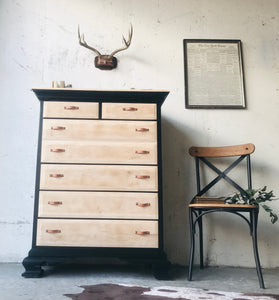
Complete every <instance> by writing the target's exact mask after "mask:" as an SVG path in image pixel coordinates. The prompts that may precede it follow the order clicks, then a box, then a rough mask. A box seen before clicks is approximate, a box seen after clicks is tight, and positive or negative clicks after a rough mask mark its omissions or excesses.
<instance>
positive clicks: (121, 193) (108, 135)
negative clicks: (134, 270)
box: [22, 89, 168, 278]
mask: <svg viewBox="0 0 279 300" xmlns="http://www.w3.org/2000/svg"><path fill="white" fill-rule="evenodd" d="M33 91H34V92H35V94H36V96H37V98H38V99H39V100H40V104H41V118H40V129H39V143H38V161H37V178H36V191H35V208H34V225H33V240H32V248H31V250H30V251H29V254H28V256H27V257H26V258H25V259H24V260H23V265H24V267H25V272H24V273H23V274H22V275H23V276H24V277H39V276H42V274H43V268H42V267H43V266H44V265H55V264H56V263H62V262H67V263H69V262H72V261H74V260H75V259H84V260H86V259H89V258H90V259H95V260H97V261H98V260H100V258H102V259H105V258H115V259H117V260H123V261H128V262H129V261H133V262H135V261H139V262H142V263H148V264H152V265H153V270H154V275H155V276H156V277H158V278H160V277H163V276H165V275H166V268H167V266H168V262H167V258H166V255H165V253H164V249H163V213H162V206H163V203H162V180H161V171H162V169H161V168H162V166H161V105H162V103H163V102H164V100H165V98H166V97H167V95H168V92H167V91H146V90H144V91H139V90H130V91H128V90H127V91H112V90H76V89H33Z"/></svg>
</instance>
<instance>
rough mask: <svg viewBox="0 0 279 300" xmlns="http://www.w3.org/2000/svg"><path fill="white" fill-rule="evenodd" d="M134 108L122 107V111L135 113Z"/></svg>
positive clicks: (135, 109)
mask: <svg viewBox="0 0 279 300" xmlns="http://www.w3.org/2000/svg"><path fill="white" fill-rule="evenodd" d="M137 110H138V109H137V108H136V107H123V111H137Z"/></svg>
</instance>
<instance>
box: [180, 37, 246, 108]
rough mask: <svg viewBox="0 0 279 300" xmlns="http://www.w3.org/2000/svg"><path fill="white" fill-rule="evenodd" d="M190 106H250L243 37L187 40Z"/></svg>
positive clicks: (186, 103)
mask: <svg viewBox="0 0 279 300" xmlns="http://www.w3.org/2000/svg"><path fill="white" fill-rule="evenodd" d="M183 49H184V75H185V107H186V108H206V109H210V108H217V109H218V108H222V109H225V108H228V109H234V108H236V109H244V108H246V100H245V88H244V73H243V59H242V46H241V41H240V40H207V39H184V40H183Z"/></svg>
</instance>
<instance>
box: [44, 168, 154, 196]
mask: <svg viewBox="0 0 279 300" xmlns="http://www.w3.org/2000/svg"><path fill="white" fill-rule="evenodd" d="M40 188H41V189H43V190H101V191H157V190H158V170H157V167H156V166H128V165H123V166H121V165H119V166H118V165H59V164H46V165H45V164H42V165H41V182H40Z"/></svg>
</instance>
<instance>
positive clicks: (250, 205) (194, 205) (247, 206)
mask: <svg viewBox="0 0 279 300" xmlns="http://www.w3.org/2000/svg"><path fill="white" fill-rule="evenodd" d="M189 207H201V208H202V207H223V208H228V209H230V208H248V209H250V208H258V205H254V204H226V203H224V204H221V203H192V204H189Z"/></svg>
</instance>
